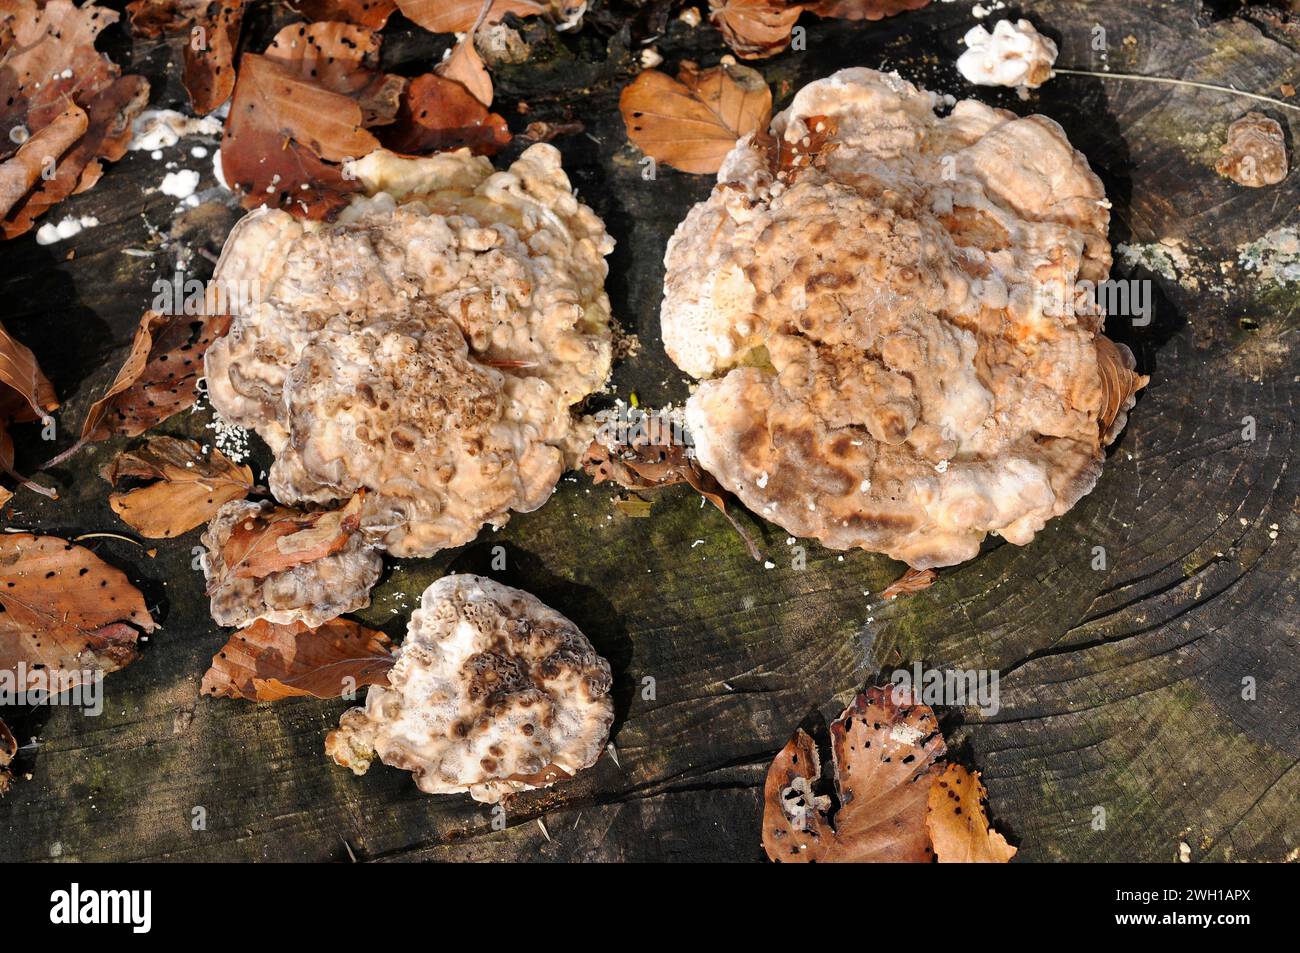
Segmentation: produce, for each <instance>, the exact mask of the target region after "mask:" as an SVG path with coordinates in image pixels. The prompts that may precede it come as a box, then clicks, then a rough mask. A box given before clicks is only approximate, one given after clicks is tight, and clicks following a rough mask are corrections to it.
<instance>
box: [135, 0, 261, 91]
mask: <svg viewBox="0 0 1300 953" xmlns="http://www.w3.org/2000/svg"><path fill="white" fill-rule="evenodd" d="M244 7H245V0H133V2H131V3H129V4H127V7H126V11H127V13H128V14H129V15H130V17H131V29H132V30H133V31H134V32H135V33H136V34H137V35H138V36H144V37H158V36H180V37H182V38H183V43H182V45H181V55H182V59H183V62H184V64H185V67H184V68H185V72H184V83H185V91H186V92H188V93H189V94H190V105H192V106H193V107H194V111H195V112H196V113H197V114H198V115H200V116H206V115H207V114H208V113H210V112H212V110H214V109H216V108H217V107H218V106H220V105H221V104H222V103H224V102H225V101H226V100H227V99H229V98H230V92H231V90H233V89H234V88H235V49H236V48H237V47H238V46H239V28H240V25H241V24H242V23H243V20H244Z"/></svg>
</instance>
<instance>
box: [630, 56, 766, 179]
mask: <svg viewBox="0 0 1300 953" xmlns="http://www.w3.org/2000/svg"><path fill="white" fill-rule="evenodd" d="M618 105H619V110H620V111H621V112H622V114H623V122H624V124H625V125H626V126H627V135H628V138H629V139H630V140H632V142H633V143H635V144H636V145H637V146H638V147H639V148H640V149H641V151H642V152H644V153H645V154H646V155H648V156H650V157H651V158H653V159H654V160H655V161H656V162H665V163H667V164H668V165H671V166H673V167H674V168H677V169H681V170H682V171H683V172H695V173H713V172H717V171H718V169H719V167H721V165H722V160H723V158H724V157H725V156H726V154H727V153H728V152H730V151H731V147H732V146H734V145H735V144H736V140H738V139H740V138H741V137H742V136H745V135H748V134H749V133H751V132H756V131H758V130H760V129H763V128H765V127H766V126H767V121H768V119H769V118H770V117H771V114H772V92H771V90H769V89H768V88H767V83H766V82H765V81H764V80H763V77H762V76H761V75H760V74H759V73H758V72H757V71H756V70H753V69H750V68H749V67H748V66H734V65H723V66H717V67H714V68H713V69H706V70H697V69H695V67H694V66H693V65H692V64H690V63H684V64H682V67H681V70H680V71H679V72H678V74H677V79H673V78H671V77H670V76H667V75H666V74H664V73H660V72H659V71H657V70H645V71H644V72H642V73H641V75H639V76H638V77H637V78H636V80H635V81H634V82H633V83H632V84H631V85H629V86H628V87H626V88H625V89H624V90H623V93H622V95H621V96H620V97H619V102H618Z"/></svg>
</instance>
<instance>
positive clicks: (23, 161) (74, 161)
mask: <svg viewBox="0 0 1300 953" xmlns="http://www.w3.org/2000/svg"><path fill="white" fill-rule="evenodd" d="M117 18H118V14H117V13H116V12H115V11H112V10H108V9H106V8H104V7H98V6H95V5H94V4H93V3H86V4H85V5H83V6H81V7H77V6H75V5H74V4H73V3H72V2H71V0H49V2H48V3H45V4H43V5H39V4H37V3H36V0H3V3H0V22H2V23H3V29H0V232H2V233H3V235H4V237H5V238H14V237H15V236H17V235H21V234H23V233H24V232H26V231H28V230H29V229H30V228H31V227H32V225H33V224H34V223H35V221H36V219H37V218H38V217H39V216H41V215H42V214H43V213H45V212H46V211H47V210H48V209H49V208H51V207H52V206H54V205H56V204H57V203H59V202H61V201H63V200H64V199H65V198H67V197H68V196H69V195H72V194H73V193H75V192H84V191H86V190H87V189H89V188H91V187H92V186H93V185H94V184H95V183H96V182H98V181H99V178H100V176H101V175H102V174H103V163H104V162H112V161H116V160H117V159H120V158H121V157H122V156H123V155H124V154H125V152H126V148H127V144H128V143H129V142H130V139H131V122H132V120H133V119H134V118H135V116H136V114H137V113H139V112H140V110H141V109H143V108H144V105H145V103H146V101H147V100H148V98H149V83H148V81H146V80H145V79H144V77H142V76H123V75H122V74H121V70H120V69H119V68H118V67H117V66H116V65H115V64H114V63H113V62H112V61H111V60H110V59H109V58H108V57H107V56H105V55H103V54H102V53H98V52H96V51H95V38H96V37H97V36H98V35H99V33H100V31H101V30H103V29H104V28H105V27H107V26H109V25H110V24H112V23H113V22H115V21H116V20H117Z"/></svg>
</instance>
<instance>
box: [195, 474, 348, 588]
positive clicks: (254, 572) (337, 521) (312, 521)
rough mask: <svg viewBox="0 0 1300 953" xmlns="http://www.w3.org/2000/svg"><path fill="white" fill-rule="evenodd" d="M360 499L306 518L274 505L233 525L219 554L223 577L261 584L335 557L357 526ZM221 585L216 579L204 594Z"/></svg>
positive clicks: (300, 512)
mask: <svg viewBox="0 0 1300 953" xmlns="http://www.w3.org/2000/svg"><path fill="white" fill-rule="evenodd" d="M362 499H363V494H361V493H358V494H357V495H356V496H354V497H353V498H352V499H351V500H349V501H348V504H347V506H345V507H343V508H342V509H338V510H320V511H317V512H313V513H306V512H303V511H302V510H295V509H290V508H288V507H283V506H277V507H273V508H271V509H268V510H266V511H265V512H263V513H260V514H258V515H257V516H255V517H249V518H248V519H246V520H244V521H243V522H241V523H240V524H239V525H237V526H236V527H235V528H234V530H233V531H232V532H231V534H230V538H229V539H228V540H227V541H226V544H225V546H224V547H223V548H222V550H221V557H222V564H223V565H224V566H225V570H226V572H225V576H231V577H233V578H235V579H263V578H265V577H266V576H269V575H271V574H272V573H277V572H284V571H285V570H286V569H292V568H293V567H294V566H301V565H302V564H304V563H309V562H315V561H316V560H317V559H324V558H325V557H326V556H329V555H332V554H333V553H336V552H338V551H339V550H340V549H342V548H343V547H344V545H345V544H346V543H347V541H348V539H349V538H350V537H351V536H352V534H353V533H355V532H356V531H357V528H358V526H360V523H361V516H360V512H361V503H362ZM223 581H224V576H223V577H222V578H214V579H213V580H212V581H211V583H210V584H209V586H208V594H209V595H211V593H212V591H213V590H215V589H216V587H218V586H219V585H221V583H222V582H223Z"/></svg>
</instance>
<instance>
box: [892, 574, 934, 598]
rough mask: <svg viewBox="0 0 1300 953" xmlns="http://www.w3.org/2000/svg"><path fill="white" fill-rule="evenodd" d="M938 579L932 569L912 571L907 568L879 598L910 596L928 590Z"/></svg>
mask: <svg viewBox="0 0 1300 953" xmlns="http://www.w3.org/2000/svg"><path fill="white" fill-rule="evenodd" d="M938 578H939V574H938V573H937V572H935V571H934V570H933V569H914V568H912V567H911V566H908V567H907V572H905V573H903V574H902V575H901V576H899V577H898V578H897V579H895V580H894V581H893V582H891V583H890V584H889V585H888V586H886V587H885V591H884V592H882V593H881V594H880V598H882V599H897V598H898V597H899V596H910V595H912V594H913V593H915V592H921V591H923V590H925V589H929V588H930V587H931V586H933V585H934V581H935V580H936V579H938Z"/></svg>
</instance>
